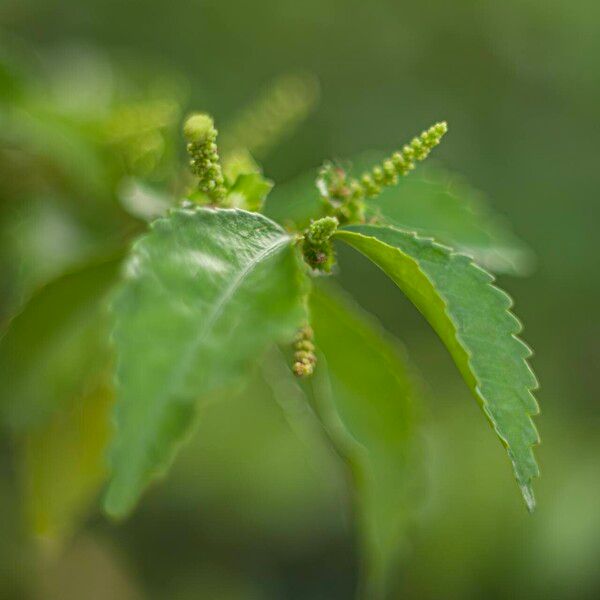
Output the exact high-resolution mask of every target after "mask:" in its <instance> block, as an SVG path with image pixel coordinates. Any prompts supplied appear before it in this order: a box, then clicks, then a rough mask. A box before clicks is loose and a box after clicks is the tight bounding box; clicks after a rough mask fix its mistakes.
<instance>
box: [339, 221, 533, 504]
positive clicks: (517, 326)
mask: <svg viewBox="0 0 600 600" xmlns="http://www.w3.org/2000/svg"><path fill="white" fill-rule="evenodd" d="M373 227H374V228H378V227H376V226H373ZM381 229H393V230H396V231H399V232H400V233H403V234H405V235H408V236H410V237H412V238H413V239H415V240H416V241H417V242H418V243H420V244H423V245H425V246H429V247H433V248H435V249H437V250H440V251H441V252H443V253H444V254H446V255H447V256H448V259H449V260H450V261H454V260H462V261H467V264H468V265H469V267H470V268H473V269H476V270H479V271H481V272H482V273H483V274H484V275H485V276H486V277H487V278H488V279H489V281H488V282H487V283H486V284H485V285H486V286H488V287H490V288H491V289H492V291H493V293H494V294H495V295H496V296H498V297H503V298H504V299H505V301H506V304H507V306H506V309H505V312H506V313H507V314H508V315H509V316H510V318H511V320H512V322H513V323H514V331H512V332H511V333H510V335H511V337H512V338H514V339H515V340H517V341H518V342H519V344H521V345H522V346H523V347H524V348H525V349H526V356H525V357H524V358H523V359H522V360H523V362H524V364H525V366H526V368H527V370H528V371H529V373H530V374H531V376H532V378H533V380H534V381H535V384H534V385H533V386H532V387H527V388H526V390H527V393H528V395H529V397H530V398H531V400H532V403H533V405H534V406H535V410H534V411H529V410H528V409H527V408H526V407H525V406H524V412H525V415H526V417H527V419H528V421H529V423H530V425H531V428H532V430H533V431H534V432H535V434H536V439H535V441H534V443H533V444H531V446H530V448H531V450H532V453H533V448H534V447H535V446H537V445H539V443H540V437H539V432H538V430H537V428H536V426H535V423H534V421H533V418H532V417H534V416H536V415H538V414H539V413H540V408H539V404H538V402H537V400H536V398H535V396H534V395H533V392H534V391H535V390H537V389H539V383H538V380H537V378H536V376H535V374H534V372H533V370H532V369H531V367H530V365H529V361H528V358H530V357H531V356H532V355H533V351H532V349H531V348H530V347H529V346H528V345H527V344H526V343H525V342H524V341H523V340H521V338H519V337H518V334H519V333H521V331H522V330H523V325H522V323H521V321H520V320H519V319H518V318H517V316H516V315H515V314H514V313H513V312H512V311H511V308H512V307H513V306H514V302H513V299H512V298H511V297H510V296H509V295H508V294H507V293H506V292H505V291H504V290H502V289H500V288H499V287H497V286H496V285H494V282H495V281H496V278H495V277H494V276H493V275H492V274H491V273H489V272H488V271H486V270H485V269H483V268H482V267H481V266H479V265H478V264H477V263H476V262H475V261H474V260H473V259H472V258H471V257H470V256H467V255H466V254H462V253H460V252H457V251H455V250H454V249H452V248H451V247H449V246H446V245H444V244H440V243H439V242H437V241H435V240H434V239H433V238H431V237H422V236H420V235H418V234H417V233H416V232H415V231H411V230H406V229H401V228H400V227H394V226H386V227H382V228H381ZM344 231H348V232H351V233H352V234H354V235H358V236H360V237H364V238H370V237H371V236H368V235H364V234H362V233H360V232H357V231H354V230H353V229H352V227H351V226H350V227H344V228H341V229H339V230H338V232H336V234H335V237H338V238H340V239H341V240H342V241H344V240H343V237H341V236H340V235H339V234H342V233H343V232H344ZM377 241H378V242H379V243H381V244H383V245H385V246H387V247H388V248H390V249H392V250H394V251H395V252H398V253H400V254H402V255H403V256H407V257H408V258H409V259H410V260H412V261H413V262H415V263H416V265H417V267H418V269H419V271H420V273H421V274H422V275H423V276H424V277H425V278H426V279H427V280H428V281H429V283H430V284H431V286H432V287H433V288H434V289H435V290H436V291H438V288H437V286H436V285H435V284H434V282H433V281H431V279H430V277H429V276H428V275H427V273H425V272H424V271H423V270H422V268H421V266H420V264H419V263H418V261H417V260H415V259H414V258H413V257H411V256H410V255H407V254H405V253H404V252H402V251H401V250H400V249H399V248H396V247H394V246H391V245H390V244H387V243H386V242H384V241H382V240H379V239H378V240H377ZM349 245H350V244H349ZM438 295H439V297H440V299H441V301H442V303H443V305H444V312H445V315H446V317H447V318H448V320H449V321H450V323H451V324H452V326H453V327H454V330H455V332H456V333H455V337H456V339H457V341H458V343H459V344H460V347H461V348H462V350H463V351H464V352H465V354H466V355H467V359H468V367H469V371H470V373H471V375H472V376H473V378H474V379H475V381H476V382H477V385H476V386H475V392H476V394H477V397H478V399H479V400H480V402H481V407H482V409H483V412H484V414H485V416H486V418H487V420H488V422H489V423H490V425H491V426H492V428H493V430H494V432H495V433H496V435H497V436H498V438H499V439H500V441H501V442H502V445H503V446H504V447H505V448H506V451H507V454H508V456H509V458H510V461H511V463H512V465H513V472H514V473H515V476H516V479H517V484H518V485H519V488H520V490H521V493H522V495H523V498H524V500H525V503H526V505H527V508H528V510H529V512H533V510H534V509H535V505H536V501H535V495H534V493H533V489H532V481H533V477H530V478H529V479H527V480H525V481H521V480H520V478H519V477H518V476H517V463H516V461H515V459H514V458H513V454H512V451H511V449H510V446H509V443H508V441H507V440H506V438H505V437H504V436H503V435H502V434H501V433H500V432H499V431H498V427H497V424H496V422H495V420H494V418H493V417H492V415H491V413H490V411H489V402H488V399H487V398H486V397H485V396H484V395H483V393H482V391H481V388H480V379H479V378H478V377H477V374H476V372H475V370H474V369H473V365H472V359H473V355H472V353H471V352H470V351H469V349H468V348H467V347H466V345H465V344H464V342H463V339H462V335H461V328H460V327H459V326H458V325H457V323H456V321H455V320H454V319H453V318H452V316H451V314H450V312H449V308H448V302H447V301H446V298H445V297H444V296H443V295H442V294H439V291H438ZM534 463H535V464H536V467H537V461H535V456H534ZM534 477H539V468H537V470H536V474H535V475H534Z"/></svg>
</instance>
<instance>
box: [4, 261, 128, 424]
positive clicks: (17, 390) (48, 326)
mask: <svg viewBox="0 0 600 600" xmlns="http://www.w3.org/2000/svg"><path fill="white" fill-rule="evenodd" d="M119 264H120V259H119V258H113V259H110V260H107V261H104V262H101V263H98V264H93V265H88V266H85V267H83V268H81V269H79V270H78V271H75V272H73V273H69V274H67V275H64V276H62V277H60V278H58V279H56V280H54V281H53V282H51V283H49V284H48V285H46V286H45V287H43V288H42V289H41V290H40V291H39V292H38V293H37V294H36V295H35V296H33V297H32V298H31V299H30V300H29V302H28V303H27V304H26V305H25V306H24V308H23V310H22V311H21V312H20V313H19V314H18V315H17V316H16V317H15V318H14V319H13V320H12V322H11V323H10V325H9V327H8V330H7V332H6V333H5V335H4V337H3V338H2V340H0V415H1V416H2V419H3V420H4V422H5V423H7V424H8V425H9V426H10V427H11V428H13V429H15V430H23V429H27V428H28V427H30V426H31V425H33V424H36V423H39V422H41V421H43V420H44V419H45V418H47V417H48V416H50V415H52V414H53V413H54V412H56V411H57V410H59V409H61V408H64V407H65V406H67V405H68V404H69V403H72V402H74V401H75V400H76V399H77V398H79V397H80V396H81V394H82V393H83V392H84V390H85V388H86V387H87V386H89V384H90V380H91V379H93V378H94V377H96V376H97V375H98V373H100V372H101V371H102V370H103V369H105V368H106V363H107V361H108V360H109V358H108V354H109V351H108V344H107V341H106V328H105V322H104V319H103V311H102V307H103V300H104V298H105V296H106V293H107V291H108V289H109V288H110V286H111V285H112V284H113V283H114V282H115V280H116V277H117V273H118V269H119Z"/></svg>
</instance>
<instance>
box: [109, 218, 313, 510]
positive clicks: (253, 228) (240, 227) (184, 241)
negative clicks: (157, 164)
mask: <svg viewBox="0 0 600 600" xmlns="http://www.w3.org/2000/svg"><path fill="white" fill-rule="evenodd" d="M292 244H293V239H292V238H291V237H289V236H288V235H287V234H286V233H285V232H284V231H283V230H282V229H281V228H280V227H279V226H278V225H276V224H275V223H273V222H272V221H270V220H269V219H267V218H265V217H264V216H262V215H258V214H256V213H249V212H245V211H242V210H235V209H219V210H215V209H203V208H194V209H178V210H174V211H172V212H171V213H170V215H169V216H168V217H167V218H164V219H159V220H157V221H155V222H154V223H153V224H152V226H151V231H150V233H149V234H148V235H146V236H144V237H142V238H141V239H140V240H138V242H137V243H136V244H135V245H134V248H133V250H132V253H131V256H130V259H129V261H128V264H127V269H126V273H125V281H124V282H123V284H122V286H121V288H120V290H119V292H118V294H117V296H116V298H115V300H114V302H113V314H114V320H115V328H114V336H113V337H114V343H115V346H116V350H117V409H116V426H117V431H116V437H115V440H114V443H113V447H112V452H111V465H112V477H111V482H110V485H109V489H108V493H107V496H106V501H105V508H106V510H107V512H108V513H110V514H112V515H114V516H120V515H123V514H125V513H127V512H128V511H129V510H130V509H131V508H132V506H133V504H134V503H135V502H136V500H137V498H138V496H139V495H140V493H141V491H142V490H143V488H144V487H145V486H146V485H147V484H148V483H149V481H150V480H151V479H152V478H153V477H154V476H155V475H157V474H158V473H161V472H164V470H165V468H166V467H167V466H168V465H169V464H170V462H171V460H172V458H173V456H174V453H175V451H176V449H177V446H178V443H179V442H180V441H181V440H182V438H183V437H184V436H185V434H186V433H187V432H188V431H189V430H190V427H191V424H192V422H193V420H194V416H195V408H196V401H197V400H198V399H200V398H202V397H203V396H204V395H205V394H207V393H209V392H211V391H213V390H215V389H218V388H222V387H225V386H228V385H231V384H232V383H234V382H235V381H236V380H237V379H238V378H239V377H240V376H241V375H243V374H245V372H246V368H247V367H248V366H249V365H251V364H252V363H253V362H254V361H255V360H256V359H257V358H259V357H260V355H261V353H262V352H263V351H264V349H265V347H266V346H268V345H269V344H270V343H273V342H276V341H281V340H283V341H286V340H290V339H291V338H292V337H293V335H294V332H295V330H296V328H297V327H298V326H299V324H300V322H301V320H302V317H303V310H302V305H301V295H302V291H303V288H304V277H305V275H304V271H303V269H302V268H301V266H300V264H299V261H298V257H297V254H296V251H295V249H294V248H293V245H292Z"/></svg>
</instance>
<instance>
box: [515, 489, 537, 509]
mask: <svg viewBox="0 0 600 600" xmlns="http://www.w3.org/2000/svg"><path fill="white" fill-rule="evenodd" d="M519 487H520V488H521V493H522V494H523V499H524V500H525V504H526V505H527V510H528V511H529V514H532V513H533V512H534V511H535V507H536V502H535V495H534V494H533V488H532V486H531V483H524V484H520V485H519Z"/></svg>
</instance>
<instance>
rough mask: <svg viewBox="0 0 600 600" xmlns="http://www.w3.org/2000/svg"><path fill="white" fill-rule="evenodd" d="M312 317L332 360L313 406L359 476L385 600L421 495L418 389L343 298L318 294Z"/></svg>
mask: <svg viewBox="0 0 600 600" xmlns="http://www.w3.org/2000/svg"><path fill="white" fill-rule="evenodd" d="M310 311H311V323H312V326H313V328H314V331H315V341H316V344H317V347H318V349H319V350H320V352H322V353H323V355H324V358H325V361H323V360H321V361H320V362H319V367H318V369H317V373H316V374H315V376H314V377H315V384H314V386H313V397H314V402H315V403H316V405H317V406H318V407H319V410H318V413H319V415H320V416H321V418H322V419H323V421H324V425H325V427H326V429H327V431H328V432H329V433H330V435H331V437H332V441H333V442H334V444H335V445H336V447H337V448H338V451H339V452H340V454H341V455H342V456H343V457H344V458H346V459H347V460H348V462H349V463H350V467H351V469H352V472H353V479H354V485H355V487H356V511H357V513H358V514H357V516H358V520H359V523H358V526H359V534H360V538H361V543H362V548H361V551H362V553H363V586H364V588H365V597H368V598H376V597H382V595H383V590H384V589H385V588H386V587H388V586H389V584H391V582H392V579H393V569H394V568H395V567H396V566H397V563H398V559H399V554H400V552H401V550H402V549H403V545H404V544H405V543H406V538H405V535H404V534H405V528H406V521H407V519H408V518H409V514H410V512H411V500H410V498H411V492H412V493H414V492H415V484H416V473H415V470H414V463H415V462H416V450H417V448H416V446H417V445H416V443H415V436H414V421H415V407H414V405H413V400H414V398H415V396H416V395H417V394H418V389H417V388H418V386H417V385H416V382H415V377H414V372H413V371H412V369H411V368H410V367H409V366H408V364H407V358H406V355H405V353H404V351H403V349H402V348H401V347H399V345H398V344H397V343H396V342H395V341H394V340H392V339H391V338H390V337H389V336H388V335H387V334H386V333H385V332H384V331H383V330H382V328H381V326H380V325H379V324H378V323H377V322H376V321H375V320H374V319H373V318H372V317H370V316H369V315H367V314H366V313H364V311H362V310H361V309H360V308H359V307H357V306H356V305H355V304H354V303H353V302H352V301H351V300H349V299H347V298H346V297H344V296H342V295H341V293H340V292H335V293H334V290H333V288H332V287H331V286H321V285H319V286H315V290H314V291H313V293H312V294H311V303H310ZM318 371H321V373H319V372H318ZM325 371H326V373H327V374H328V380H329V381H326V380H325V376H324V372H325Z"/></svg>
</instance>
